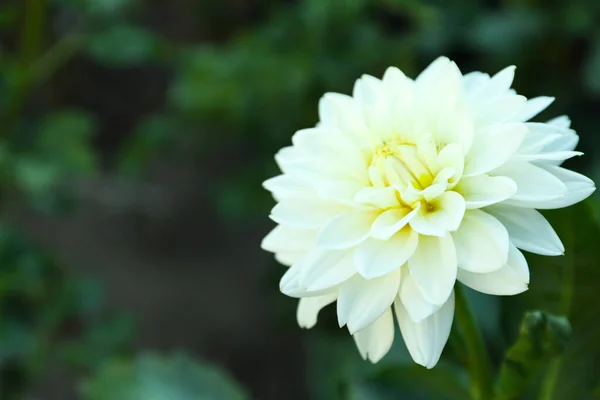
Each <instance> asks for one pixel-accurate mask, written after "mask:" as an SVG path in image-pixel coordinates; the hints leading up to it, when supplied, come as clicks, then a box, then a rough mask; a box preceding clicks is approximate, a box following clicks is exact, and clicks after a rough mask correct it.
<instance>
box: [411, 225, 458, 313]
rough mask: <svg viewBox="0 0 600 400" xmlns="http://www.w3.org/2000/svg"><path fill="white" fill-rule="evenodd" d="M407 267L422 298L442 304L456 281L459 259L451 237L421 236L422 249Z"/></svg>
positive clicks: (420, 245)
mask: <svg viewBox="0 0 600 400" xmlns="http://www.w3.org/2000/svg"><path fill="white" fill-rule="evenodd" d="M408 268H409V270H410V274H411V275H412V277H413V278H414V280H415V283H416V285H417V287H418V288H419V291H420V292H421V294H423V297H424V298H425V299H426V300H427V301H428V302H430V303H433V304H437V305H442V304H443V303H444V302H445V301H446V300H447V299H448V296H450V293H452V289H453V288H454V282H455V281H456V270H457V259H456V250H455V248H454V242H453V241H452V236H450V235H446V236H444V237H435V236H421V237H419V246H417V250H416V251H415V254H414V255H413V256H412V257H411V258H410V260H408Z"/></svg>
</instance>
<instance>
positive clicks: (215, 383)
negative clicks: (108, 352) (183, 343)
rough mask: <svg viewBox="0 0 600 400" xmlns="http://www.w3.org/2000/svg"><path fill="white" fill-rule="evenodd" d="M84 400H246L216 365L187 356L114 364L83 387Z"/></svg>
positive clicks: (147, 356) (149, 357) (142, 357)
mask: <svg viewBox="0 0 600 400" xmlns="http://www.w3.org/2000/svg"><path fill="white" fill-rule="evenodd" d="M82 393H83V399H84V400H163V399H164V400H167V399H169V400H170V399H177V400H196V399H206V400H221V399H223V400H224V399H227V400H243V399H248V396H247V395H246V394H245V393H244V391H243V390H242V389H241V388H240V387H239V386H238V384H237V383H235V382H234V381H233V380H232V379H231V378H230V377H229V376H228V375H227V374H226V373H225V372H223V371H222V370H220V369H219V368H217V367H215V366H214V365H210V364H207V363H205V362H200V361H197V360H192V359H191V358H190V357H188V356H185V355H171V356H168V357H159V356H157V355H153V354H142V355H139V356H138V357H137V358H136V359H134V360H113V361H111V362H109V363H107V364H106V365H103V366H102V367H101V368H100V369H99V370H98V372H97V374H96V375H95V376H94V377H92V378H91V379H90V380H88V381H86V382H85V383H84V384H83V386H82Z"/></svg>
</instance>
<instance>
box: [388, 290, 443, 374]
mask: <svg viewBox="0 0 600 400" xmlns="http://www.w3.org/2000/svg"><path fill="white" fill-rule="evenodd" d="M395 308H396V316H397V318H398V325H399V326H400V331H401V332H402V337H403V338H404V343H406V347H407V348H408V351H409V353H410V355H411V356H412V358H413V360H414V361H415V362H416V363H417V364H419V365H422V366H424V367H425V368H427V369H431V368H433V367H434V366H435V365H436V364H437V362H438V361H439V359H440V356H441V354H442V350H444V346H445V345H446V342H447V341H448V337H449V336H450V328H451V327H452V320H453V319H454V292H452V294H451V295H450V297H449V298H448V300H447V301H446V302H445V304H444V305H443V306H442V308H440V310H439V311H438V312H436V313H435V314H433V315H431V316H430V317H428V318H426V319H424V320H423V321H421V322H417V323H415V322H413V321H412V320H411V319H410V317H409V315H408V312H407V311H406V309H405V308H404V306H403V305H402V303H401V302H400V301H396V303H395Z"/></svg>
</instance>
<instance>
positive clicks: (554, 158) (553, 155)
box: [518, 151, 583, 164]
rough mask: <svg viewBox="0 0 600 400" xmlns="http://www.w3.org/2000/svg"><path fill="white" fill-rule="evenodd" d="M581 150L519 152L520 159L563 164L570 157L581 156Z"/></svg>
mask: <svg viewBox="0 0 600 400" xmlns="http://www.w3.org/2000/svg"><path fill="white" fill-rule="evenodd" d="M581 155H583V153H582V152H581V151H552V152H546V151H544V152H541V153H537V154H519V155H518V159H519V160H523V161H537V162H538V163H540V162H541V163H545V162H550V163H551V164H562V163H563V162H564V161H565V160H568V159H569V158H573V157H577V156H581Z"/></svg>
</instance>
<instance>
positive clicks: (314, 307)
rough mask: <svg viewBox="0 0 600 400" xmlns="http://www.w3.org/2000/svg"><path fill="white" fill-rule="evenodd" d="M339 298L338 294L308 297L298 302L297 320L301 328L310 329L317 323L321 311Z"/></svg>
mask: <svg viewBox="0 0 600 400" xmlns="http://www.w3.org/2000/svg"><path fill="white" fill-rule="evenodd" d="M336 298H337V293H335V292H333V293H328V294H326V295H323V296H317V297H306V298H303V299H300V301H299V302H298V309H297V310H296V319H297V320H298V325H300V327H301V328H306V329H310V328H312V327H313V326H315V325H316V323H317V317H318V315H319V311H321V309H322V308H323V307H325V306H328V305H329V304H331V303H333V302H334V301H335V299H336Z"/></svg>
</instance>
